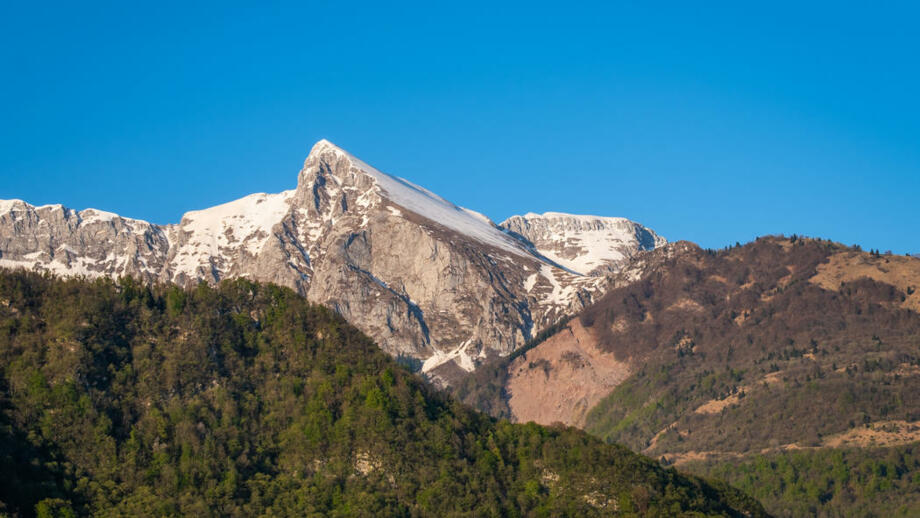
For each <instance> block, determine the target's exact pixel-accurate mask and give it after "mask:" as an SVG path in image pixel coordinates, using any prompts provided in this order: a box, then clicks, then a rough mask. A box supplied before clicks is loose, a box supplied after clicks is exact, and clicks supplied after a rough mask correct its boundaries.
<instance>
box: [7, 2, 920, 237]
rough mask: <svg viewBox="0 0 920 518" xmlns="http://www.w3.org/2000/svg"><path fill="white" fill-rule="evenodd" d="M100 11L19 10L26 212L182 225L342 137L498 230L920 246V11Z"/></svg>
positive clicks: (219, 7)
mask: <svg viewBox="0 0 920 518" xmlns="http://www.w3.org/2000/svg"><path fill="white" fill-rule="evenodd" d="M13 4H18V5H13ZM76 4H77V3H75V2H70V3H60V4H57V5H56V3H55V2H48V3H37V2H18V3H14V2H6V3H4V5H3V6H2V7H0V74H2V75H0V122H2V124H0V142H2V143H3V144H2V146H0V198H22V199H25V200H27V201H29V202H31V203H36V204H44V203H57V202H60V203H64V204H65V205H67V206H70V207H73V208H78V209H80V208H86V207H96V208H100V209H106V210H111V211H114V212H118V213H120V214H123V215H126V216H132V217H137V218H144V219H148V220H152V221H154V222H158V223H169V222H176V221H178V220H179V218H180V216H181V214H182V213H183V212H185V211H187V210H192V209H199V208H204V207H207V206H210V205H214V204H217V203H222V202H225V201H229V200H231V199H234V198H238V197H241V196H244V195H246V194H249V193H252V192H260V191H262V192H276V191H281V190H284V189H289V188H292V187H293V186H294V184H295V183H296V174H297V171H298V170H299V168H300V165H301V164H302V162H303V159H304V158H305V156H306V154H307V152H308V151H309V148H310V146H311V145H312V144H313V143H314V142H315V141H317V140H319V139H320V138H328V139H329V140H331V141H333V142H335V143H337V144H339V145H340V146H342V147H344V148H346V149H348V150H350V151H351V152H352V153H354V154H356V155H358V156H360V157H361V158H363V159H364V160H365V161H367V162H369V163H371V164H373V165H375V166H376V167H378V168H379V169H381V170H383V171H386V172H389V173H392V174H396V175H399V176H403V177H405V178H408V179H410V180H411V181H413V182H415V183H419V184H421V185H424V186H425V187H427V188H429V189H431V190H433V191H435V192H437V193H439V194H441V195H442V196H444V197H446V198H448V199H450V200H452V201H454V202H455V203H458V204H460V205H463V206H466V207H470V208H472V209H475V210H478V211H480V212H483V213H485V214H487V215H488V216H490V217H491V218H493V219H495V220H496V221H501V220H502V219H504V218H506V217H507V216H510V215H512V214H518V213H524V212H529V211H534V212H543V211H563V212H573V213H587V214H600V215H611V216H625V217H628V218H631V219H634V220H637V221H640V222H642V223H645V224H647V225H649V226H650V227H652V228H654V229H655V230H657V231H658V232H659V233H661V234H662V235H664V236H666V237H667V238H669V239H672V240H676V239H688V240H692V241H695V242H698V243H700V244H702V245H703V246H707V247H722V246H725V245H728V244H733V243H735V242H736V241H741V242H744V241H747V240H750V239H752V238H754V237H755V236H757V235H763V234H770V233H786V234H791V233H798V234H806V235H813V236H820V237H825V238H830V239H834V240H837V241H842V242H844V243H848V244H852V243H858V244H861V245H862V246H863V247H864V248H879V249H881V250H887V249H891V250H893V251H895V252H898V253H903V252H920V231H918V229H920V210H918V208H917V205H918V196H920V31H917V29H916V24H917V20H918V19H920V8H918V7H913V6H912V5H911V4H910V3H900V4H899V3H893V2H885V3H881V2H880V3H877V4H884V5H872V6H870V5H869V3H868V2H867V3H864V4H863V5H859V4H850V3H845V2H842V3H841V2H833V3H831V2H810V3H808V4H809V5H807V6H803V5H801V4H802V2H795V3H783V2H771V3H769V4H765V5H763V6H759V7H751V6H749V5H742V4H748V3H739V2H708V3H706V7H700V6H699V5H696V4H698V3H690V2H675V3H667V2H659V3H654V5H652V3H651V2H646V3H644V4H648V5H646V6H644V7H642V6H639V7H637V6H630V5H627V4H620V3H613V2H604V3H596V4H592V3H577V2H570V3H559V2H554V3H546V4H541V3H535V2H528V3H520V4H512V3H507V4H503V5H502V6H495V5H491V4H490V3H475V2H463V3H458V4H456V5H454V6H433V5H432V4H436V3H419V4H414V5H412V4H401V6H400V7H393V6H386V5H381V4H383V3H382V2H374V3H367V4H362V3H350V4H347V5H346V4H345V3H341V2H323V3H315V4H309V5H308V4H302V5H300V4H293V3H292V4H289V5H286V4H283V3H272V5H271V6H270V7H264V6H263V7H261V8H253V7H245V6H243V5H234V4H233V3H220V4H218V3H214V4H211V5H207V4H204V3H201V4H198V5H197V6H195V7H189V6H187V5H183V3H174V4H170V3H168V2H166V3H157V4H152V3H151V4H149V5H144V6H141V3H139V2H117V3H115V2H113V3H110V4H102V3H92V4H90V3H87V4H86V5H83V4H80V5H76ZM691 4H693V5H691Z"/></svg>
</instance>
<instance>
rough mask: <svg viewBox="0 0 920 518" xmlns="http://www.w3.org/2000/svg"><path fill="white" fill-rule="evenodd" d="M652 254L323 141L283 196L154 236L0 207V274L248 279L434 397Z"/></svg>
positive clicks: (254, 200) (641, 241) (617, 221)
mask: <svg viewBox="0 0 920 518" xmlns="http://www.w3.org/2000/svg"><path fill="white" fill-rule="evenodd" d="M663 243H664V240H663V239H661V238H660V237H658V236H657V235H655V234H654V233H653V232H651V231H650V230H648V229H645V228H644V227H642V226H640V225H637V224H635V223H633V222H631V221H628V220H625V219H621V218H595V217H586V216H571V215H565V214H555V213H549V214H545V215H543V216H537V215H533V214H528V215H527V216H523V217H517V216H516V217H513V218H511V219H509V220H508V221H506V222H505V223H503V224H502V226H501V227H500V226H498V225H496V224H495V223H493V222H492V221H490V220H489V219H488V218H486V217H485V216H483V215H481V214H478V213H476V212H473V211H470V210H468V209H464V208H462V207H458V206H456V205H454V204H452V203H450V202H449V201H447V200H445V199H443V198H441V197H439V196H437V195H435V194H433V193H431V192H429V191H427V190H425V189H424V188H422V187H419V186H416V185H414V184H412V183H410V182H408V181H406V180H403V179H400V178H396V177H393V176H390V175H387V174H384V173H382V172H380V171H378V170H376V169H374V168H373V167H371V166H369V165H367V164H365V163H364V162H362V161H361V160H359V159H357V158H356V157H354V156H352V155H350V154H349V153H347V152H345V151H344V150H342V149H340V148H338V147H336V146H335V145H333V144H331V143H330V142H328V141H325V140H323V141H320V142H319V143H317V144H316V145H315V146H314V147H313V149H312V150H311V152H310V154H309V156H308V157H307V160H306V162H305V163H304V167H303V169H302V170H301V171H300V174H299V176H298V183H297V187H296V189H293V190H290V191H285V192H282V193H279V194H253V195H250V196H247V197H245V198H242V199H240V200H236V201H233V202H230V203H226V204H223V205H219V206H217V207H212V208H209V209H205V210H201V211H194V212H189V213H187V214H185V215H184V216H183V218H182V220H181V222H180V223H179V224H176V225H166V226H158V225H153V224H150V223H147V222H144V221H139V220H134V219H128V218H122V217H120V216H117V215H115V214H111V213H107V212H102V211H97V210H94V209H87V210H84V211H74V210H71V209H67V208H64V207H62V206H60V205H53V206H44V207H34V206H31V205H29V204H27V203H25V202H22V201H19V200H12V201H0V266H3V267H25V268H28V269H34V270H43V271H51V272H54V273H58V274H62V275H86V276H90V277H93V276H118V275H133V276H137V277H140V278H142V279H145V280H148V281H160V282H175V283H178V284H183V285H185V284H190V283H196V282H199V281H200V280H206V281H208V282H217V281H219V280H221V279H224V278H228V277H248V278H252V279H255V280H260V281H270V282H275V283H278V284H282V285H285V286H289V287H291V288H293V289H295V290H297V291H299V292H300V293H302V294H304V295H305V296H306V297H307V298H308V299H310V300H311V301H315V302H318V303H322V304H326V305H329V306H331V307H333V308H334V309H335V310H336V311H338V312H340V313H341V314H342V315H343V316H345V317H346V318H347V319H348V320H349V321H350V322H352V323H353V324H354V325H356V326H357V327H359V328H360V329H361V330H363V331H364V332H365V333H367V334H368V335H370V336H372V337H373V338H374V339H375V340H376V341H377V343H379V344H380V346H381V347H382V348H383V349H384V350H386V351H387V352H389V353H391V354H393V355H396V356H401V357H405V358H409V359H412V360H411V361H415V362H416V364H417V365H418V366H419V367H420V368H422V370H424V371H425V372H427V373H429V375H431V376H432V377H433V378H435V379H440V380H441V381H442V382H443V381H447V380H449V379H450V378H451V375H452V372H453V373H457V372H458V371H457V369H462V370H465V371H469V370H472V369H474V368H475V367H476V365H477V364H478V363H479V362H481V361H482V360H483V359H485V358H486V357H489V356H493V355H505V354H508V353H510V352H511V351H513V350H514V349H516V348H517V347H519V346H520V345H521V344H523V343H524V342H525V341H526V340H528V339H530V338H531V336H532V335H533V334H534V333H536V332H538V331H539V330H540V329H542V328H543V327H546V326H547V325H549V324H551V323H552V322H554V321H555V320H556V319H557V318H559V317H560V316H561V315H563V314H565V313H570V312H572V311H575V310H577V309H579V308H581V307H583V306H584V305H585V304H587V303H588V302H590V301H591V300H592V299H593V298H594V297H595V296H596V295H597V294H598V293H600V292H601V291H603V289H604V286H605V282H606V278H605V274H606V273H608V272H609V271H611V270H615V269H616V268H617V265H618V264H619V263H620V262H621V261H622V260H623V259H625V258H628V257H630V256H632V255H634V254H635V253H636V252H637V251H640V250H648V249H652V248H655V247H656V246H660V245H661V244H663Z"/></svg>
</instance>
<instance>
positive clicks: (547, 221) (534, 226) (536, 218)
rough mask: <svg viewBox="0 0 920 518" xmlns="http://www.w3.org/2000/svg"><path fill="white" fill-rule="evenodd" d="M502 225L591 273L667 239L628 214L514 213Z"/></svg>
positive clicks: (565, 263)
mask: <svg viewBox="0 0 920 518" xmlns="http://www.w3.org/2000/svg"><path fill="white" fill-rule="evenodd" d="M502 227H504V228H506V229H508V230H510V231H512V232H514V233H516V234H519V235H521V236H523V237H524V238H526V239H528V240H529V241H530V242H531V243H533V244H534V246H535V247H536V249H537V250H538V251H539V252H540V253H541V254H543V255H544V256H546V257H547V258H549V259H551V260H553V261H555V262H556V263H558V264H560V265H562V266H564V267H566V268H568V269H570V270H573V271H575V272H579V273H581V274H590V273H591V272H592V271H595V270H597V269H598V268H605V267H606V268H611V267H614V266H615V265H616V264H618V263H621V262H622V261H623V260H624V259H626V258H628V257H630V256H631V255H633V254H634V253H635V252H636V251H639V250H652V249H655V248H657V247H659V246H662V245H664V244H665V243H666V242H667V241H666V240H665V239H664V238H663V237H661V236H659V235H657V234H655V232H653V231H652V230H650V229H648V228H646V227H644V226H642V225H640V224H638V223H636V222H634V221H630V220H628V219H626V218H617V217H604V216H590V215H580V214H566V213H562V212H545V213H543V214H535V213H532V212H530V213H527V214H525V215H523V216H512V217H510V218H508V219H507V220H505V221H504V222H502Z"/></svg>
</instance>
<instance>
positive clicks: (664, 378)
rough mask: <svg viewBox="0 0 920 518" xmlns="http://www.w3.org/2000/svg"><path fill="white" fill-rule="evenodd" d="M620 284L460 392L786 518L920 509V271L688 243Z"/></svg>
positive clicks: (761, 248)
mask: <svg viewBox="0 0 920 518" xmlns="http://www.w3.org/2000/svg"><path fill="white" fill-rule="evenodd" d="M611 286H612V287H611V289H609V290H608V291H607V293H606V294H605V295H603V296H602V297H600V298H599V299H598V300H597V301H595V302H594V303H593V304H591V305H590V306H588V307H587V308H586V309H585V310H583V311H581V312H579V313H578V314H577V315H576V316H575V317H574V318H572V319H571V320H569V321H568V322H565V323H563V324H562V325H560V326H557V328H556V329H553V330H552V332H550V333H548V334H547V335H546V336H544V337H542V338H543V339H542V340H541V341H540V342H539V343H532V344H529V345H528V346H527V347H526V348H523V349H521V350H520V351H518V352H516V353H515V354H514V355H512V356H509V357H508V358H505V359H502V360H501V361H499V362H496V363H495V364H490V365H488V366H483V367H482V368H480V369H479V370H478V371H477V372H475V373H473V374H472V375H471V376H470V380H465V381H464V382H461V383H458V384H457V385H456V389H455V390H457V391H458V393H459V395H460V396H461V397H462V398H464V399H465V400H466V401H468V402H470V403H472V404H476V405H477V406H479V407H480V408H484V409H487V410H489V411H491V412H492V413H493V414H495V415H504V416H508V417H511V418H512V419H514V420H516V421H519V422H527V421H535V422H538V423H544V424H550V423H553V422H557V421H558V422H563V423H566V424H573V425H577V426H579V427H582V428H584V429H585V430H587V431H589V432H590V433H592V434H594V435H596V436H598V437H601V438H603V439H606V440H608V441H611V442H616V443H622V444H625V445H626V446H628V447H630V448H632V449H634V450H635V451H642V452H643V453H645V454H647V455H651V456H653V457H655V458H659V459H662V460H663V461H664V462H666V463H675V464H678V465H680V466H682V467H685V468H687V469H693V470H695V471H697V472H699V473H706V474H710V475H718V476H721V477H726V478H727V479H728V480H730V481H732V482H733V483H736V484H739V485H740V486H741V487H744V488H747V489H749V490H751V491H752V493H754V494H755V495H756V496H758V497H759V498H761V499H762V501H763V502H764V503H765V505H766V506H767V510H768V511H770V512H771V513H775V514H776V515H779V516H802V515H820V516H839V515H843V516H867V515H885V514H886V513H888V512H891V513H904V515H912V514H915V513H916V512H920V508H918V507H917V506H916V505H915V504H916V502H917V501H920V500H918V498H920V493H918V492H917V487H918V486H917V485H916V481H917V480H920V453H918V450H917V448H916V443H917V442H918V441H920V259H917V258H913V257H907V256H896V255H890V254H879V253H877V252H874V253H867V252H862V251H860V250H859V249H856V248H848V247H844V246H841V245H838V244H836V243H832V242H829V241H823V240H816V239H805V238H799V237H792V238H783V237H766V238H761V239H758V240H757V241H754V242H752V243H749V244H747V245H744V246H736V247H732V248H729V249H725V250H720V251H713V250H703V249H701V248H699V247H698V246H696V245H694V244H692V243H687V242H677V243H672V244H669V245H667V246H665V247H661V248H659V249H656V250H655V251H653V252H650V253H648V254H642V255H640V256H637V257H635V258H634V259H633V260H631V261H630V262H629V263H628V264H626V265H624V266H623V267H622V268H621V269H620V271H619V272H618V273H617V274H616V275H615V276H614V278H613V279H612V280H611ZM880 450H882V451H880ZM879 459H885V460H884V461H882V460H879ZM889 459H890V460H889ZM870 467H871V469H870ZM873 470H874V471H873ZM847 473H852V476H848V475H847ZM857 473H859V475H857ZM862 473H866V475H865V476H863V475H862Z"/></svg>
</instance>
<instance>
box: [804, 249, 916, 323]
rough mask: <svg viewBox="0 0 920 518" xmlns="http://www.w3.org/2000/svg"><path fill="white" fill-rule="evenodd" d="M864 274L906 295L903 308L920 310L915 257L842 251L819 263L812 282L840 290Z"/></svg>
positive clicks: (826, 287)
mask: <svg viewBox="0 0 920 518" xmlns="http://www.w3.org/2000/svg"><path fill="white" fill-rule="evenodd" d="M864 277H866V278H869V279H872V280H874V281H878V282H883V283H885V284H890V285H892V286H894V287H896V288H898V289H899V290H901V291H902V292H904V293H905V295H906V297H907V298H906V299H905V300H904V301H903V302H902V303H901V307H903V308H906V309H910V310H913V311H916V312H920V259H918V258H916V257H905V256H900V255H881V256H874V255H872V254H869V253H866V252H854V251H846V252H839V253H836V254H834V255H832V256H831V257H830V259H829V260H828V262H827V263H826V264H822V265H820V266H819V267H818V273H817V274H816V275H815V276H814V277H812V278H811V279H809V281H810V282H811V283H813V284H817V285H818V286H821V287H822V288H824V289H826V290H833V291H839V290H840V285H841V283H843V282H851V281H854V280H856V279H860V278H864ZM909 291H912V292H913V293H910V294H908V292H909Z"/></svg>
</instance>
